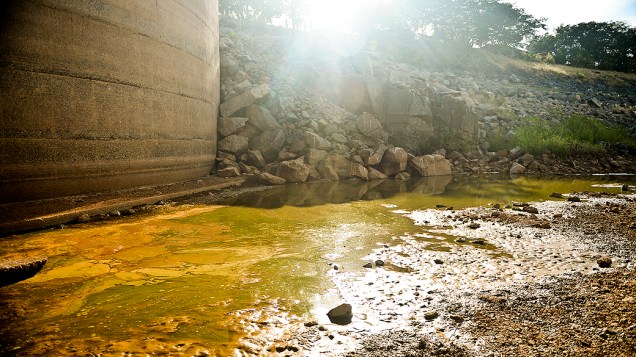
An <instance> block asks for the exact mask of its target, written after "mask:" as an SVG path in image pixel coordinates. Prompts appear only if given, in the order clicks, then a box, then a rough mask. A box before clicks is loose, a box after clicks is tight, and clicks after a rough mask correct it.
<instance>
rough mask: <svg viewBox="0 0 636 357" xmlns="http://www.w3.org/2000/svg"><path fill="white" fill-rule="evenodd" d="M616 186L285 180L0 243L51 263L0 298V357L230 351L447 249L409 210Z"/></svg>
mask: <svg viewBox="0 0 636 357" xmlns="http://www.w3.org/2000/svg"><path fill="white" fill-rule="evenodd" d="M617 183H620V184H624V183H627V184H630V185H634V184H635V183H636V178H634V177H632V176H626V177H621V176H614V177H606V176H597V177H591V178H584V177H568V178H564V177H560V178H545V179H534V178H518V179H514V180H510V179H508V178H498V177H481V178H468V177H455V178H451V177H441V178H430V179H421V180H411V181H408V182H398V181H393V180H387V181H378V182H370V183H352V182H334V183H315V184H303V185H287V186H283V187H275V188H272V189H268V190H265V191H261V192H253V193H250V194H248V195H243V196H239V197H234V198H232V199H228V200H227V201H226V202H223V203H221V204H220V203H218V202H217V203H214V204H213V205H212V204H210V203H209V202H206V201H208V200H209V199H208V198H203V199H198V200H195V201H194V203H193V204H189V205H179V206H164V207H162V208H160V209H159V210H157V211H154V212H153V213H150V214H144V215H138V216H136V217H126V218H121V219H117V220H113V221H108V222H101V223H100V222H98V223H88V224H78V225H73V226H70V227H66V228H64V229H53V230H47V231H41V232H37V233H32V234H26V235H20V236H10V237H7V238H4V239H3V240H2V241H0V255H2V256H3V257H11V256H18V255H27V256H48V258H49V261H48V263H47V265H46V266H45V268H44V269H43V270H42V272H40V274H38V275H36V276H35V277H33V278H31V279H29V280H27V281H24V282H21V283H18V284H15V285H12V286H7V287H4V288H1V289H0V306H2V310H3V316H2V317H0V336H2V337H0V354H3V355H13V354H15V355H51V354H56V355H65V354H66V355H86V354H87V353H95V354H97V353H106V354H118V355H121V354H122V353H126V352H130V353H141V352H148V353H164V354H168V355H180V354H187V355H193V354H196V353H201V352H204V351H207V352H208V353H210V354H212V355H214V354H217V355H222V356H224V355H229V354H231V351H232V349H233V348H234V347H235V346H236V345H237V344H238V342H239V340H240V339H241V338H243V337H246V336H249V335H253V336H261V335H262V334H263V333H265V334H266V335H267V334H269V335H270V336H276V334H277V333H279V332H281V331H283V330H284V327H285V326H286V325H287V324H288V323H290V322H294V321H309V320H317V321H319V322H321V323H328V320H327V319H326V317H325V316H324V313H325V312H326V311H327V310H328V309H329V308H330V307H333V306H334V304H338V303H339V297H338V294H337V292H336V293H334V291H333V287H334V285H333V276H334V274H336V273H337V272H342V271H346V272H351V271H359V270H363V268H362V265H363V264H364V263H365V262H366V260H365V259H368V256H369V254H370V253H371V252H372V251H373V250H374V249H377V248H379V247H381V246H382V245H384V244H391V245H395V244H396V238H397V239H398V240H399V238H400V237H406V236H408V237H416V238H417V239H420V240H424V241H430V244H429V245H428V246H427V247H428V248H426V249H431V250H442V251H443V250H445V249H447V246H448V244H452V243H453V241H454V237H453V236H452V235H449V234H445V233H443V232H437V233H433V234H432V233H431V232H432V231H431V230H430V229H427V230H423V228H422V227H421V226H420V225H416V224H415V223H416V222H414V220H413V219H412V218H410V217H409V216H408V215H405V214H404V212H411V211H418V210H425V209H431V208H437V209H444V207H453V208H455V209H459V208H465V207H472V206H485V205H489V204H495V203H509V202H513V201H518V202H528V201H537V200H547V199H548V198H547V197H548V195H549V194H550V193H552V192H561V193H567V192H571V191H584V190H590V191H606V192H620V185H616V184H617ZM430 224H433V223H430ZM482 249H495V248H494V247H489V246H487V245H485V246H484V247H483V248H482ZM495 253H496V252H495ZM336 269H337V270H336ZM387 269H399V267H391V266H387Z"/></svg>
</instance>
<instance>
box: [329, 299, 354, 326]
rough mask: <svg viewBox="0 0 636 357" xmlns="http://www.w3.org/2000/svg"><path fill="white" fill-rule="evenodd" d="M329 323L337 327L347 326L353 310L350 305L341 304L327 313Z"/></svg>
mask: <svg viewBox="0 0 636 357" xmlns="http://www.w3.org/2000/svg"><path fill="white" fill-rule="evenodd" d="M327 317H329V321H331V322H332V323H334V324H337V325H348V324H350V323H351V320H352V319H353V308H352V307H351V305H350V304H342V305H339V306H337V307H334V308H333V309H331V310H329V312H328V313H327Z"/></svg>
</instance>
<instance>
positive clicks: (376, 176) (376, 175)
mask: <svg viewBox="0 0 636 357" xmlns="http://www.w3.org/2000/svg"><path fill="white" fill-rule="evenodd" d="M367 170H368V172H369V174H368V177H369V180H383V179H385V178H387V176H386V175H385V174H383V173H381V172H380V171H378V170H376V169H374V168H373V167H369V168H368V169H367Z"/></svg>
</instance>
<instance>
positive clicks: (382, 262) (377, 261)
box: [375, 259, 385, 267]
mask: <svg viewBox="0 0 636 357" xmlns="http://www.w3.org/2000/svg"><path fill="white" fill-rule="evenodd" d="M384 264H385V263H384V260H380V259H378V260H376V261H375V266H376V267H382V266H384Z"/></svg>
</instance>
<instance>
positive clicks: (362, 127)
mask: <svg viewBox="0 0 636 357" xmlns="http://www.w3.org/2000/svg"><path fill="white" fill-rule="evenodd" d="M356 127H357V128H358V130H359V131H360V133H362V134H363V135H365V136H368V137H370V138H374V139H378V140H381V139H383V138H384V129H382V124H380V121H378V119H376V117H375V115H373V114H370V113H366V112H365V113H362V114H360V116H358V120H357V121H356Z"/></svg>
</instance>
